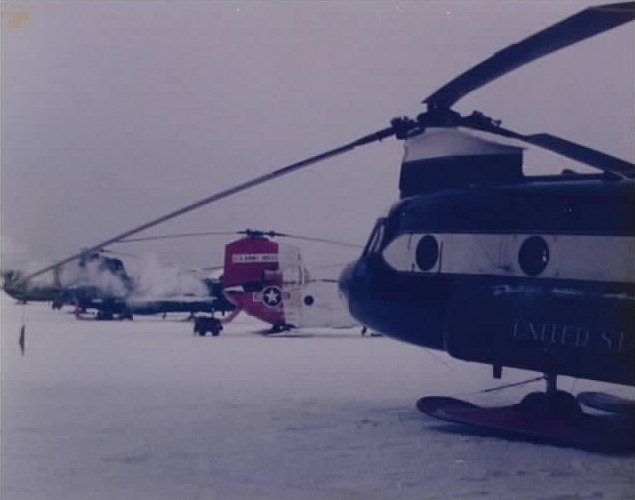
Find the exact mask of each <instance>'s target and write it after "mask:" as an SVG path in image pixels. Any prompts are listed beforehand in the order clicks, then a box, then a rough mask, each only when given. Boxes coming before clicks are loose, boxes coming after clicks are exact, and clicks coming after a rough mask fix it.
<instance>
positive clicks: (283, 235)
mask: <svg viewBox="0 0 635 500" xmlns="http://www.w3.org/2000/svg"><path fill="white" fill-rule="evenodd" d="M250 232H259V231H252V230H250V229H247V230H245V231H202V232H196V233H176V234H164V235H157V236H147V237H142V238H127V239H125V240H121V241H119V242H118V243H119V244H121V243H131V242H136V241H154V240H168V239H174V238H190V237H196V236H228V235H235V234H249V233H250ZM262 234H263V235H264V236H271V237H281V238H292V239H296V240H306V241H315V242H317V243H328V244H330V245H341V246H345V247H356V248H361V247H362V246H363V245H359V244H357V243H348V242H344V241H336V240H328V239H324V238H312V237H309V236H298V235H295V234H287V233H278V232H276V231H267V232H264V231H263V232H262Z"/></svg>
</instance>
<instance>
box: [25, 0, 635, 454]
mask: <svg viewBox="0 0 635 500" xmlns="http://www.w3.org/2000/svg"><path fill="white" fill-rule="evenodd" d="M634 17H635V4H634V3H633V2H629V3H618V4H610V5H604V6H594V7H589V8H587V9H585V10H583V11H581V12H579V13H577V14H575V15H573V16H571V17H569V18H567V19H565V20H563V21H561V22H558V23H556V24H554V25H552V26H551V27H549V28H547V29H544V30H542V31H540V32H538V33H536V34H534V35H532V36H530V37H528V38H526V39H524V40H522V41H520V42H518V43H516V44H513V45H511V46H509V47H507V48H505V49H503V50H501V51H500V52H497V53H496V54H494V55H493V56H492V57H490V58H489V59H486V60H485V61H483V62H481V63H479V64H477V65H476V66H474V67H472V68H471V69H469V70H468V71H466V72H464V73H463V74H461V75H459V76H458V77H456V78H455V79H454V80H452V81H450V82H449V83H447V84H446V85H444V86H442V87H441V88H440V89H439V90H437V91H435V92H433V93H432V94H430V95H429V96H428V97H427V98H426V99H425V100H424V103H425V104H426V105H427V110H426V111H425V112H423V113H421V114H420V115H418V116H417V117H416V118H415V119H410V118H396V119H393V120H392V121H391V124H390V126H388V127H386V128H383V129H381V130H378V131H376V132H374V133H371V134H368V135H365V136H363V137H360V138H359V139H357V140H354V141H352V142H349V143H347V144H344V145H342V146H340V147H337V148H335V149H332V150H330V151H326V152H324V153H321V154H318V155H315V156H312V157H310V158H307V159H305V160H302V161H299V162H297V163H294V164H292V165H288V166H286V167H283V168H280V169H278V170H275V171H273V172H271V173H269V174H266V175H263V176H260V177H258V178H255V179H253V180H251V181H248V182H245V183H242V184H239V185H237V186H234V187H232V188H230V189H226V190H223V191H221V192H218V193H216V194H213V195H211V196H209V197H207V198H204V199H202V200H200V201H197V202H195V203H192V204H190V205H187V206H186V207H183V208H180V209H178V210H175V211H173V212H171V213H169V214H167V215H164V216H162V217H160V218H157V219H155V220H153V221H151V222H148V223H147V224H144V225H142V226H139V227H136V228H134V229H131V230H129V231H126V232H125V233H122V234H120V235H117V236H115V237H113V238H110V239H109V240H106V241H104V242H102V243H99V244H98V245H96V246H95V247H94V248H99V247H101V246H104V245H108V244H111V243H114V242H116V241H120V240H122V239H124V238H127V237H129V236H130V235H132V234H135V233H138V232H140V231H143V230H145V229H148V228H150V227H153V226H155V225H157V224H160V223H161V222H163V221H166V220H168V219H172V218H174V217H177V216H179V215H181V214H183V213H185V212H189V211H191V210H194V209H196V208H198V207H201V206H203V205H207V204H211V203H214V202H216V201H219V200H221V199H223V198H226V197H228V196H231V195H234V194H236V193H239V192H242V191H244V190H246V189H249V188H252V187H254V186H256V185H259V184H262V183H264V182H267V181H269V180H272V179H275V178H277V177H279V176H282V175H286V174H288V173H291V172H294V171H297V170H299V169H301V168H304V167H306V166H309V165H311V164H314V163H317V162H319V161H322V160H325V159H327V158H330V157H333V156H336V155H340V154H342V153H345V152H348V151H350V150H352V149H354V148H356V147H359V146H362V145H366V144H369V143H373V142H377V141H381V140H383V139H386V138H388V137H392V136H395V137H396V138H397V139H399V140H403V141H404V144H405V156H404V159H403V164H402V166H401V175H400V180H399V188H400V194H401V199H400V201H398V202H397V203H396V204H395V205H394V206H393V207H392V209H391V210H390V212H389V213H388V215H387V216H386V217H384V218H381V219H380V220H379V221H378V222H377V224H376V226H375V229H374V231H373V232H372V235H371V237H370V239H369V241H368V244H367V246H366V248H365V249H364V251H363V253H362V255H361V256H360V258H359V259H358V260H357V261H356V262H355V263H353V264H351V265H350V266H349V267H348V268H347V269H346V270H345V271H344V272H343V273H342V275H341V277H340V289H341V291H342V292H343V294H344V295H345V297H346V299H347V302H348V307H349V310H350V312H351V314H352V315H353V317H355V318H356V319H357V320H358V321H359V322H360V323H362V324H365V325H368V326H369V327H371V328H372V329H374V330H377V331H379V332H381V333H384V334H386V335H388V336H390V337H394V338H396V339H399V340H403V341H406V342H409V343H412V344H414V345H418V346H421V347H425V348H431V349H438V350H444V351H446V352H447V353H449V354H450V355H451V356H453V357H455V358H458V359H461V360H464V361H470V362H477V363H484V364H488V365H491V366H492V367H493V375H494V377H500V376H501V372H502V369H503V367H512V368H520V369H526V370H533V371H537V372H541V373H544V374H545V379H546V381H547V388H546V391H545V392H544V393H533V394H530V395H529V396H527V397H526V398H525V399H524V400H523V401H522V402H521V403H519V404H518V405H513V406H511V407H505V408H490V409H485V408H480V407H476V406H474V405H471V404H469V403H466V402H461V401H458V400H454V399H450V398H434V397H433V398H422V399H421V400H420V401H419V403H418V407H419V408H420V409H421V410H422V411H424V412H426V413H428V414H431V415H433V416H436V417H440V418H443V419H447V420H451V421H454V422H461V423H465V424H469V425H476V426H480V427H487V428H494V429H498V430H507V431H511V432H514V433H519V434H523V435H528V436H530V437H534V438H545V439H548V440H555V441H558V442H561V443H566V444H572V445H576V446H595V445H598V446H600V445H602V443H604V442H606V441H612V443H613V444H618V445H619V444H625V443H626V444H627V445H628V446H631V447H632V444H633V421H632V408H633V407H632V404H628V405H627V410H626V411H625V412H624V413H623V414H622V415H621V416H622V417H623V416H624V415H629V416H630V418H617V417H616V416H615V415H611V416H610V417H598V416H592V415H590V414H589V413H587V412H583V411H582V410H581V405H580V404H579V402H578V401H576V399H575V398H574V397H573V396H572V395H570V394H568V393H565V392H563V391H558V390H557V387H556V378H557V376H558V375H568V376H571V377H577V378H583V379H590V380H594V381H603V382H609V383H615V384H624V385H634V383H635V369H634V364H635V363H634V357H633V356H634V355H633V347H634V335H635V331H634V330H635V324H634V323H635V259H633V256H634V250H635V218H634V206H635V191H634V189H635V183H634V181H633V178H634V177H635V165H633V164H631V163H629V162H626V161H624V160H621V159H619V158H616V157H614V156H611V155H609V154H606V153H603V152H600V151H597V150H595V149H591V148H589V147H586V146H583V145H580V144H576V143H574V142H571V141H568V140H565V139H562V138H559V137H556V136H553V135H550V134H543V133H541V134H531V135H524V134H520V133H517V132H514V131H512V130H509V129H506V128H503V127H501V126H500V123H498V122H496V121H495V120H493V119H491V118H489V117H487V116H485V115H484V114H482V113H480V112H474V113H473V114H471V115H469V116H461V115H459V114H458V113H457V112H455V111H454V110H452V109H451V108H452V106H453V105H454V104H455V103H456V102H457V101H459V100H460V99H461V98H462V97H464V96H465V95H467V94H469V93H470V92H472V91H474V90H476V89H478V88H480V87H482V86H484V85H486V84H488V83H490V82H492V81H493V80H495V79H497V78H499V77H501V76H502V75H504V74H506V73H508V72H510V71H512V70H514V69H516V68H519V67H521V66H523V65H525V64H527V63H529V62H531V61H534V60H536V59H539V58H541V57H543V56H546V55H548V54H550V53H552V52H555V51H557V50H559V49H562V48H564V47H567V46H570V45H573V44H575V43H577V42H580V41H582V40H585V39H587V38H590V37H592V36H594V35H597V34H600V33H602V32H604V31H607V30H610V29H612V28H615V27H617V26H620V25H622V24H624V23H627V22H630V21H632V20H633V18H634ZM521 143H526V144H528V145H534V146H538V147H540V148H543V149H546V150H549V151H551V152H555V153H557V154H559V155H561V156H563V157H566V158H569V159H573V160H575V161H578V162H580V163H583V164H586V165H589V166H591V167H594V168H595V169H597V170H598V172H599V173H596V174H574V175H570V174H563V175H553V176H534V177H530V176H526V175H524V174H523V170H522V160H523V156H522V148H521V147H520V144H521ZM79 255H80V254H76V255H73V256H71V257H69V258H68V259H66V260H64V261H62V262H60V263H58V264H54V265H53V266H50V267H48V268H46V269H43V270H41V271H40V272H38V273H36V274H41V273H43V272H46V271H49V270H51V269H54V268H55V267H56V266H58V265H60V264H63V263H65V262H68V261H70V260H72V259H75V258H77V257H78V256H79ZM584 402H585V404H587V405H595V406H598V407H601V408H604V409H608V406H611V407H612V408H616V407H620V406H621V403H622V401H618V402H617V403H618V404H614V405H607V404H605V403H606V398H604V400H602V398H597V397H587V398H584ZM613 402H614V401H609V403H613Z"/></svg>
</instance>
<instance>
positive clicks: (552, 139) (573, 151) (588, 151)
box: [522, 134, 635, 178]
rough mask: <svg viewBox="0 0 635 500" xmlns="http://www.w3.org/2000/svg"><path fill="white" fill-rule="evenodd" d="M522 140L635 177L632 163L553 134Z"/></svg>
mask: <svg viewBox="0 0 635 500" xmlns="http://www.w3.org/2000/svg"><path fill="white" fill-rule="evenodd" d="M522 140H524V141H526V142H528V143H529V144H533V145H535V146H538V147H541V148H543V149H547V150H549V151H553V152H554V153H558V154H559V155H562V156H566V157H567V158H571V159H572V160H576V161H579V162H580V163H584V164H586V165H590V166H592V167H595V168H599V169H600V170H603V171H605V172H613V173H616V174H621V175H625V176H626V177H631V178H633V177H635V165H634V164H633V163H629V162H627V161H624V160H622V159H621V158H617V157H615V156H611V155H609V154H606V153H603V152H602V151H598V150H597V149H592V148H589V147H587V146H582V145H581V144H577V143H575V142H571V141H568V140H567V139H562V138H560V137H556V136H555V135H551V134H534V135H528V136H523V137H522Z"/></svg>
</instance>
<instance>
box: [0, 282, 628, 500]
mask: <svg viewBox="0 0 635 500" xmlns="http://www.w3.org/2000/svg"><path fill="white" fill-rule="evenodd" d="M1 314H2V316H1V319H2V358H1V359H2V448H3V449H2V451H3V456H2V464H3V477H2V490H1V492H2V495H1V498H2V499H3V500H4V499H6V500H39V499H46V500H88V499H95V500H115V499H117V500H118V499H131V500H132V499H138V500H142V499H148V500H150V499H152V500H154V499H170V500H173V499H179V500H190V499H246V498H253V499H261V498H265V499H304V498H311V499H313V498H320V499H323V498H324V499H355V498H359V499H374V498H385V499H401V498H404V499H406V498H407V499H410V498H412V499H449V498H479V499H483V498H491V499H503V498H517V499H525V498H526V499H541V500H548V499H554V500H555V499H559V500H560V499H617V498H632V497H633V486H634V485H633V483H634V480H633V479H634V460H633V456H632V455H604V454H599V453H590V452H585V451H580V450H576V449H570V448H560V447H556V446H549V445H537V444H532V443H528V442H523V441H512V440H509V439H504V438H500V437H491V436H484V435H479V434H478V433H470V432H468V431H467V430H465V429H463V428H460V427H457V426H452V425H449V424H445V423H443V422H440V421H437V420H434V419H432V418H429V417H426V416H424V415H422V414H420V413H419V412H418V411H417V410H416V408H415V402H416V400H417V399H418V398H419V397H421V396H423V395H450V396H456V397H461V398H464V399H467V400H470V401H473V402H476V403H479V404H502V403H512V402H517V401H519V400H520V399H521V397H522V396H523V395H524V394H526V393H527V392H529V391H531V390H539V389H542V388H543V384H542V382H535V383H531V384H528V385H525V386H521V387H514V388H511V389H506V390H502V391H497V392H492V393H480V394H479V391H481V390H482V389H486V388H489V387H493V386H496V385H498V384H501V383H502V384H505V383H511V382H516V381H520V380H524V379H528V378H531V377H534V376H536V375H538V374H535V373H531V372H519V371H511V370H507V371H504V372H503V379H502V380H501V381H496V380H493V379H492V378H491V368H489V367H486V366H479V365H472V364H466V363H461V362H458V361H456V360H453V359H451V358H449V357H447V356H445V355H443V354H440V353H436V352H433V353H430V352H427V351H425V350H423V349H420V348H417V347H412V346H409V345H406V344H402V343H400V342H397V341H394V340H391V339H388V338H385V337H368V336H366V337H362V336H361V335H360V334H359V331H360V330H359V328H354V329H348V330H328V329H312V330H306V331H302V332H295V333H292V334H289V335H286V336H285V335H283V336H278V337H263V336H261V335H258V334H257V333H254V332H257V331H261V330H264V329H266V325H264V324H262V323H257V322H255V321H254V320H251V319H249V318H245V317H243V316H239V318H238V319H237V320H236V322H234V323H232V324H230V325H228V326H226V327H225V330H224V331H223V333H222V334H221V335H220V336H219V337H215V338H214V337H209V336H208V337H204V338H199V337H196V336H193V334H192V324H191V323H190V322H185V321H183V317H184V315H178V314H174V315H170V316H168V318H167V319H165V320H163V319H161V318H160V317H156V318H155V317H150V318H143V317H137V318H135V320H134V321H132V322H130V321H114V322H98V321H91V320H86V321H78V320H76V319H75V318H74V317H73V316H72V315H71V314H69V311H61V312H60V311H53V310H52V309H51V308H50V306H49V305H47V304H29V305H27V306H24V307H22V306H18V305H15V304H14V303H13V301H12V300H11V299H9V298H8V297H6V296H5V295H4V294H3V296H2V310H1ZM23 315H24V318H25V323H26V351H25V355H24V356H21V354H20V348H19V346H18V335H19V329H20V325H21V324H22V317H23ZM560 386H561V388H562V389H565V390H569V391H572V392H574V393H577V392H580V391H583V390H598V389H604V390H607V389H608V390H609V391H610V392H612V393H614V394H618V395H622V396H627V397H632V396H633V394H632V390H631V388H628V387H621V386H608V385H604V384H596V383H591V382H588V381H582V380H579V381H575V380H572V379H568V378H564V377H563V378H562V379H561V381H560Z"/></svg>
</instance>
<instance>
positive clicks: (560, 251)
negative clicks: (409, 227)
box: [382, 233, 635, 283]
mask: <svg viewBox="0 0 635 500" xmlns="http://www.w3.org/2000/svg"><path fill="white" fill-rule="evenodd" d="M426 235H431V236H433V237H434V238H435V239H436V241H437V243H438V245H439V258H438V259H437V261H436V263H435V264H434V266H433V267H431V268H430V269H428V270H427V271H424V270H422V269H421V268H420V267H419V266H418V265H417V258H416V251H417V245H418V243H419V241H420V240H421V239H422V238H423V237H424V236H426ZM530 236H540V237H541V238H543V239H544V240H545V241H546V242H547V244H548V246H549V262H548V264H547V266H546V267H545V269H544V270H543V271H542V272H541V273H540V274H539V276H538V277H540V278H552V279H570V280H588V281H606V282H616V283H634V282H635V259H634V253H635V238H633V237H631V236H589V235H570V234H567V235H555V234H546V235H544V234H543V235H541V234H538V233H533V234H482V233H468V234H465V233H421V234H403V235H400V236H398V237H397V238H395V239H394V240H393V241H392V242H390V244H389V245H388V246H387V247H386V248H385V249H384V250H383V252H382V256H383V258H384V260H385V261H386V263H387V264H388V265H389V266H390V267H392V268H393V269H394V270H396V271H402V272H408V273H415V274H471V275H492V276H518V277H526V276H527V275H526V274H525V273H524V272H523V270H522V268H521V266H520V264H519V260H518V256H519V250H520V247H521V245H522V244H523V242H524V241H525V240H526V239H527V238H529V237H530Z"/></svg>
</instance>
